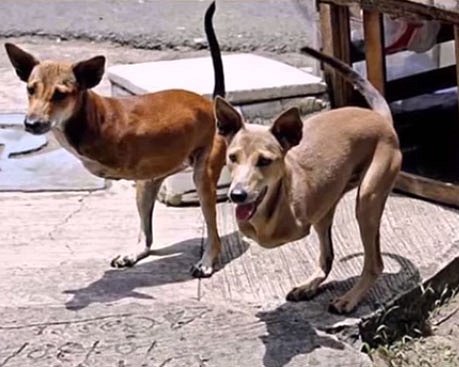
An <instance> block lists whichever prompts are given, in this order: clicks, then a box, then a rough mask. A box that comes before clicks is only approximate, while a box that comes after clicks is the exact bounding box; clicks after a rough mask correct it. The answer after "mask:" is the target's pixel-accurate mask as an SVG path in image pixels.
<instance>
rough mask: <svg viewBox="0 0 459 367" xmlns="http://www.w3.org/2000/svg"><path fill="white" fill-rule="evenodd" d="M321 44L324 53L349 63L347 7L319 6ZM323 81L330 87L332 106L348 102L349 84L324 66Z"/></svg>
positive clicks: (344, 104) (349, 98)
mask: <svg viewBox="0 0 459 367" xmlns="http://www.w3.org/2000/svg"><path fill="white" fill-rule="evenodd" d="M320 22H321V33H322V44H323V50H324V52H325V53H327V54H330V55H333V56H334V57H337V58H339V59H340V60H342V61H344V62H346V63H348V64H349V63H350V24H349V9H348V8H347V7H338V6H333V5H332V6H324V5H321V6H320ZM324 74H325V81H326V82H327V85H329V88H330V96H331V97H330V98H331V103H332V106H333V107H340V106H346V105H348V104H349V102H350V100H351V98H352V94H353V91H352V89H351V86H350V85H349V84H348V83H347V82H346V81H345V80H344V79H343V78H342V77H341V76H340V75H338V74H337V73H335V72H334V71H333V69H331V68H329V67H325V66H324Z"/></svg>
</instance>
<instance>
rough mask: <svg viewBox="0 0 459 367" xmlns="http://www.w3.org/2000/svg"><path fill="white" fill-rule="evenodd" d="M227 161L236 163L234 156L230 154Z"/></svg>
mask: <svg viewBox="0 0 459 367" xmlns="http://www.w3.org/2000/svg"><path fill="white" fill-rule="evenodd" d="M228 159H229V160H230V162H231V163H236V161H237V157H236V154H230V155H229V156H228Z"/></svg>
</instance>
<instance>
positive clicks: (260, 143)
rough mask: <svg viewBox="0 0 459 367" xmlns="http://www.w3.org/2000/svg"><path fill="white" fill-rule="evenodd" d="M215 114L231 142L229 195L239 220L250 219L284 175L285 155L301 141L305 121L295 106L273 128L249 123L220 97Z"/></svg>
mask: <svg viewBox="0 0 459 367" xmlns="http://www.w3.org/2000/svg"><path fill="white" fill-rule="evenodd" d="M215 116H216V120H217V127H218V132H219V134H220V135H223V136H224V137H225V139H226V142H227V145H228V150H227V165H228V168H229V171H230V172H231V186H230V189H229V198H230V200H231V201H232V202H233V203H235V204H236V217H237V219H238V220H239V221H248V220H250V219H251V218H252V217H253V216H254V215H255V213H256V212H257V209H258V207H259V206H260V205H262V204H263V201H264V199H265V198H266V197H267V196H269V195H270V194H272V193H273V190H274V189H275V188H276V187H277V184H278V182H279V180H280V179H281V178H282V177H283V175H284V172H285V162H284V158H285V155H286V153H287V151H288V150H289V149H290V148H292V147H294V146H295V145H298V144H299V142H300V140H301V138H302V129H303V123H302V121H301V118H300V114H299V111H298V109H297V108H291V109H289V110H287V111H285V112H283V113H282V114H281V115H280V116H279V117H277V119H276V120H275V121H274V123H273V124H272V125H271V126H270V127H266V126H261V125H252V124H245V123H244V121H243V119H242V116H241V115H240V114H239V113H238V112H237V111H236V110H235V109H234V107H232V106H231V105H230V104H229V103H228V102H226V101H225V100H224V99H222V98H219V97H217V99H216V100H215Z"/></svg>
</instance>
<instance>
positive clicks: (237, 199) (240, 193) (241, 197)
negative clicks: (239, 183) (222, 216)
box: [230, 187, 248, 203]
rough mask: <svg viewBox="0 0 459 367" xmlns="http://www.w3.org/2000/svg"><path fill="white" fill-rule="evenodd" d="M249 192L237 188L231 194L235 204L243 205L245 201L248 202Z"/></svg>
mask: <svg viewBox="0 0 459 367" xmlns="http://www.w3.org/2000/svg"><path fill="white" fill-rule="evenodd" d="M247 196H248V195H247V191H245V190H243V189H241V188H239V187H235V188H234V189H233V190H231V192H230V199H231V201H232V202H233V203H243V202H244V201H246V200H247Z"/></svg>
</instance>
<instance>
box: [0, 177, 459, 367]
mask: <svg viewBox="0 0 459 367" xmlns="http://www.w3.org/2000/svg"><path fill="white" fill-rule="evenodd" d="M134 198H135V193H134V190H133V187H132V184H131V183H129V182H124V181H121V182H116V183H113V184H112V185H111V187H110V188H109V189H108V190H106V191H101V192H92V193H42V194H8V195H7V194H1V195H0V202H1V205H2V208H6V209H5V210H4V211H1V212H0V258H2V260H3V266H2V268H1V269H0V293H1V294H2V295H3V297H2V298H1V299H0V313H1V314H2V320H3V321H2V325H1V326H0V345H1V346H2V348H0V362H1V361H4V360H6V359H7V358H10V356H12V357H11V358H10V359H9V360H8V362H7V364H5V366H6V367H9V366H24V365H27V364H24V363H29V365H34V366H38V367H40V366H50V365H52V366H53V364H52V363H54V365H56V366H62V367H64V366H65V367H67V366H68V367H75V366H77V365H78V363H82V365H83V366H85V363H86V365H87V366H99V365H100V366H108V367H110V366H114V367H115V366H119V365H124V366H133V367H134V366H142V364H144V365H145V366H160V365H161V363H164V362H165V361H168V362H167V363H166V364H165V366H168V364H169V365H171V366H189V365H191V366H193V365H196V366H199V363H204V362H205V363H204V364H202V365H203V366H219V367H232V366H235V365H237V366H240V367H244V366H269V367H271V366H305V365H307V366H312V365H317V366H327V367H334V366H336V367H338V366H360V365H361V366H367V365H370V364H369V361H368V358H367V357H366V356H365V355H361V354H360V353H358V352H357V350H356V349H352V348H350V347H349V345H348V344H347V343H346V342H344V341H343V340H338V339H336V336H334V335H332V334H329V333H334V332H336V330H339V329H340V328H342V327H343V325H347V326H346V328H349V330H351V331H350V335H351V337H350V339H354V340H358V330H354V331H352V330H353V329H352V328H353V327H356V325H357V324H358V322H359V321H360V318H361V317H362V316H365V315H368V314H370V313H371V312H372V311H373V310H374V309H376V308H377V307H378V306H379V305H380V304H381V303H385V302H387V301H388V300H390V299H392V298H393V297H394V296H396V295H398V294H400V293H401V292H402V291H403V290H405V289H407V288H410V287H413V286H415V285H416V284H417V283H418V282H419V281H420V280H421V279H424V278H425V277H426V276H428V275H429V274H432V273H435V272H436V271H438V269H439V268H441V266H442V264H443V263H444V262H445V261H447V259H448V256H450V254H453V253H456V252H457V251H459V250H458V248H457V246H456V245H455V244H454V243H455V239H458V238H459V230H458V229H457V228H459V217H458V216H457V213H456V212H455V211H452V210H449V209H445V208H442V207H440V206H437V205H433V204H430V203H426V202H422V201H419V200H415V199H410V198H406V197H402V196H398V195H393V196H392V197H391V198H390V200H389V202H388V210H387V212H386V214H385V215H384V220H383V227H382V237H381V240H382V245H383V249H384V251H385V261H386V268H385V274H384V276H383V277H382V278H381V279H380V281H379V282H378V284H377V286H376V287H375V289H374V290H373V291H372V292H371V293H370V295H369V297H368V298H367V299H366V300H365V302H364V303H363V304H362V305H361V306H360V307H359V308H358V310H357V311H356V312H355V313H354V314H352V315H350V316H347V317H345V316H337V315H332V314H329V313H328V312H327V305H328V302H329V300H330V299H331V298H333V297H335V296H336V295H338V294H340V293H342V292H343V291H345V290H346V289H348V288H349V287H350V286H351V285H352V283H353V282H354V281H355V279H356V277H357V276H358V274H359V272H360V270H361V265H362V258H361V255H360V254H361V245H360V242H359V240H358V234H357V225H356V223H355V219H354V218H353V216H354V215H353V207H354V205H353V197H352V194H351V195H350V196H348V197H346V199H345V201H344V203H343V204H342V205H341V206H339V208H338V211H337V215H336V225H335V229H334V236H335V249H336V258H337V262H336V263H335V265H334V270H333V272H332V274H331V277H330V279H329V281H328V282H327V284H326V286H325V287H324V291H323V293H322V294H321V295H320V296H318V297H317V298H316V299H315V300H314V301H311V302H304V303H298V304H292V303H288V302H285V295H286V293H287V292H288V291H289V289H290V288H291V287H293V286H296V285H298V284H300V283H301V282H302V281H304V280H305V279H306V278H307V276H308V275H310V274H311V272H312V271H313V269H314V264H315V261H316V258H317V251H318V246H317V239H316V238H315V237H314V236H312V237H310V238H308V239H306V240H303V241H298V242H296V243H292V244H289V245H287V246H284V247H282V248H280V249H276V250H270V251H268V250H264V249H262V248H261V247H259V246H257V245H253V244H250V243H248V242H247V241H246V240H245V239H243V238H241V236H240V235H239V234H238V233H237V232H236V231H235V225H234V218H233V214H232V209H231V206H230V205H229V204H228V203H222V204H219V206H218V213H219V223H218V225H219V228H220V231H221V234H222V236H223V243H224V250H223V254H222V256H221V258H220V261H219V264H218V268H217V272H216V273H215V274H214V275H213V277H212V278H210V279H202V280H198V279H194V278H192V277H191V276H190V274H189V268H190V266H191V265H192V264H193V263H195V262H196V261H197V260H198V259H199V256H200V251H201V249H202V245H203V235H204V225H203V221H202V217H201V213H200V210H199V208H196V207H188V208H170V207H166V206H164V205H162V204H160V203H158V204H157V212H156V215H155V222H154V223H155V244H154V246H155V248H156V249H158V250H159V251H158V252H157V253H156V255H155V256H152V257H151V258H148V259H145V260H144V261H142V262H140V263H139V264H137V265H136V266H135V267H133V268H131V269H126V270H117V269H111V268H110V267H109V262H110V259H111V258H112V257H114V256H115V255H118V254H120V253H125V252H126V251H128V249H129V244H131V243H135V240H136V235H137V225H138V223H137V221H138V220H137V215H136V210H135V201H134ZM13 212H14V213H15V215H14V216H10V215H7V213H13ZM432 218H435V220H433V219H432ZM423 228H424V229H423ZM439 249H441V251H440V250H439ZM200 310H205V314H204V315H202V316H199V317H197V318H196V320H194V319H193V317H194V316H193V315H195V314H196V313H199V312H200ZM125 314H129V315H130V316H129V317H127V316H117V317H115V318H114V319H112V320H111V321H110V322H108V321H109V320H105V321H104V322H108V324H109V325H111V326H110V327H112V328H114V329H113V330H112V331H111V332H110V333H108V334H107V333H105V334H104V333H103V332H102V334H101V332H100V328H101V327H102V326H101V325H102V324H103V323H104V322H102V321H100V323H99V321H97V322H95V323H96V324H97V325H99V326H97V325H94V322H92V321H91V320H89V321H88V322H87V323H86V324H85V323H83V324H81V325H80V324H78V325H80V327H81V329H82V330H83V331H82V332H86V334H84V333H83V334H82V333H80V331H78V330H75V329H73V328H72V327H67V326H66V327H64V326H65V325H66V324H67V323H68V321H69V320H81V319H92V318H98V317H105V316H110V315H125ZM166 315H167V316H166ZM187 315H188V316H187ZM190 317H191V319H193V321H189V320H190ZM145 318H147V319H153V320H155V325H159V326H155V327H153V328H152V329H151V330H150V329H149V330H146V331H145V330H144V331H142V332H137V331H136V330H137V329H135V328H137V327H142V326H133V324H135V325H137V324H142V322H139V321H138V320H144V319H145ZM166 319H167V320H169V321H164V320H166ZM171 320H172V321H171ZM174 320H175V321H174ZM43 322H45V323H50V325H51V326H50V327H49V328H48V326H47V325H42V323H43ZM148 322H150V323H151V321H148V320H146V321H145V325H147V324H148ZM174 322H175V324H177V325H178V326H174V327H173V326H171V323H172V324H173V323H174ZM31 324H32V326H31ZM21 325H29V326H30V327H26V328H24V327H22V326H21ZM40 325H42V326H46V328H45V329H46V332H45V331H41V332H40V330H41V329H40ZM145 327H146V326H145ZM132 328H134V329H132ZM120 330H121V331H120ZM37 333H38V335H37ZM154 341H156V343H158V344H157V347H155V348H156V349H154V350H155V352H154V354H153V357H154V358H156V359H152V360H150V359H148V358H147V359H145V358H146V357H145V353H146V352H147V351H148V349H149V348H150V347H151V345H152V343H153V342H154ZM95 344H97V345H96V346H95V347H94V345H95ZM93 347H94V348H95V349H94V354H93V352H91V350H92V348H93ZM120 350H121V352H120ZM123 351H125V353H126V354H125V355H123V353H124V352H123ZM126 351H127V352H126ZM88 353H89V354H90V358H89V359H88V360H87V361H86V362H85V356H86V355H87V354H88ZM29 355H31V356H32V357H29ZM30 358H32V360H31V359H30ZM33 358H36V360H33ZM199 358H201V359H202V360H200V359H199ZM88 361H89V362H88ZM120 361H121V362H120ZM32 362H33V364H32ZM104 363H105V364H104Z"/></svg>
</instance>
